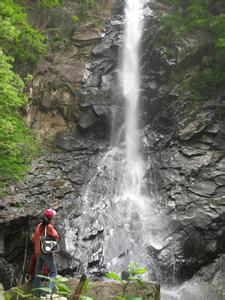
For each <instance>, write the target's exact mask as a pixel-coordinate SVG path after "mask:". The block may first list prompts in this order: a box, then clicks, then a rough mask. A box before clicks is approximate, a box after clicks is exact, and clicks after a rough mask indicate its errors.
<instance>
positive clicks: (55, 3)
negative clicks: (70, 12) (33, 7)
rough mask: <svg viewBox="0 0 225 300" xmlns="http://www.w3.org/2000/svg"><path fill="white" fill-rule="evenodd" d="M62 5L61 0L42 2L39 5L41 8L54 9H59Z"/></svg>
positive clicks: (43, 0) (44, 0)
mask: <svg viewBox="0 0 225 300" xmlns="http://www.w3.org/2000/svg"><path fill="white" fill-rule="evenodd" d="M61 4H62V1H61V0H41V1H40V4H39V5H40V6H41V7H46V8H54V7H58V6H59V5H61Z"/></svg>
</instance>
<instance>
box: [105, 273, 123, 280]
mask: <svg viewBox="0 0 225 300" xmlns="http://www.w3.org/2000/svg"><path fill="white" fill-rule="evenodd" d="M106 277H107V278H109V279H114V280H117V281H120V282H122V279H121V277H120V276H119V275H118V274H116V273H114V272H109V273H107V274H106Z"/></svg>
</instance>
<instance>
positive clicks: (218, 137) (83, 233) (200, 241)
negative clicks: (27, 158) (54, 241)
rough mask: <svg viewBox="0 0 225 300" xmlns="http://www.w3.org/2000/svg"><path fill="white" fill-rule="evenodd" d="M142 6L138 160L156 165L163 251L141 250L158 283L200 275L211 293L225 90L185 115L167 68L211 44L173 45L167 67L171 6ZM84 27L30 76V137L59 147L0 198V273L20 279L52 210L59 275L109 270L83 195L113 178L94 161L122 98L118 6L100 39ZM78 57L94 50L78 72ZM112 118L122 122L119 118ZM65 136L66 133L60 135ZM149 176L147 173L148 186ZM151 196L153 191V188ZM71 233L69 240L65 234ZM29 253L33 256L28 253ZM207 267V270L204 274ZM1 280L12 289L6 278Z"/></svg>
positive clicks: (220, 211) (224, 241)
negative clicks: (158, 22) (165, 24)
mask: <svg viewBox="0 0 225 300" xmlns="http://www.w3.org/2000/svg"><path fill="white" fill-rule="evenodd" d="M69 7H70V6H68V8H69ZM148 7H150V9H152V11H153V13H152V14H149V13H148V14H147V17H146V26H145V32H144V38H143V45H142V53H143V57H142V58H141V61H142V70H143V80H142V97H141V99H142V100H141V101H142V102H141V106H142V111H143V113H142V115H141V120H142V136H143V140H144V141H145V149H144V150H143V152H144V155H145V156H146V158H147V157H150V156H151V157H152V158H154V160H155V170H154V186H155V187H156V188H157V191H158V198H157V203H156V204H155V206H156V207H157V209H158V210H157V211H158V214H159V215H161V216H162V218H163V222H162V226H161V227H160V226H158V227H157V228H158V229H157V234H158V235H161V238H162V240H164V242H165V243H164V246H163V247H162V248H154V246H153V245H151V243H150V242H148V241H146V244H147V247H148V249H149V253H150V255H151V256H153V257H154V259H155V260H156V261H157V262H158V267H157V268H156V270H154V271H155V278H157V273H159V269H160V270H161V271H160V274H161V275H160V276H161V277H160V279H161V280H162V281H164V282H166V283H171V282H172V281H174V283H175V282H177V281H179V282H183V281H184V280H186V279H189V278H191V277H192V276H193V275H194V274H195V273H196V272H198V271H199V270H200V271H199V272H198V277H199V278H200V277H201V278H204V280H206V281H208V282H211V283H212V285H214V286H215V280H216V279H215V278H216V277H218V278H219V279H218V282H219V281H220V278H221V277H222V276H223V271H221V270H220V273H221V274H220V276H219V275H218V274H219V273H218V272H219V271H218V270H219V268H217V267H215V266H216V265H217V266H218V265H221V264H222V263H223V261H224V256H222V254H223V253H224V249H225V213H224V206H225V197H224V192H225V183H224V182H225V181H224V179H225V158H224V149H225V144H224V124H223V123H224V122H223V118H222V117H221V118H219V117H218V116H219V114H218V112H219V111H220V107H221V106H223V105H224V101H225V97H224V91H219V92H218V94H217V95H215V97H214V98H213V99H212V100H211V101H208V102H204V103H203V104H202V105H201V106H194V107H192V109H191V110H189V111H187V110H185V106H186V104H187V103H185V99H182V98H181V96H180V95H179V93H178V92H177V87H178V85H179V81H178V83H177V86H171V85H170V83H169V82H168V78H169V75H170V72H171V68H172V66H174V65H175V66H177V68H181V69H185V68H186V67H187V66H188V65H190V64H196V63H200V61H201V59H202V57H203V56H204V53H205V52H204V49H205V47H206V45H207V39H205V37H204V36H201V35H200V36H198V37H196V36H195V37H190V40H185V41H181V43H180V44H179V45H174V53H175V54H174V57H173V59H171V60H167V59H166V57H165V56H164V55H163V53H162V52H161V50H160V49H154V48H153V47H152V42H151V41H152V38H153V37H154V35H155V34H157V33H156V32H157V28H155V25H154V24H155V23H154V19H155V18H156V17H157V16H158V15H161V14H164V13H165V12H166V10H167V8H166V7H164V5H162V4H160V3H155V2H154V1H150V2H149V4H148ZM146 9H147V7H146ZM50 23H51V22H50ZM49 26H50V25H49ZM84 28H86V29H84V32H85V34H84V35H82V33H81V32H82V30H81V29H80V30H78V29H76V30H74V32H73V33H72V35H70V42H69V47H67V46H68V44H67V46H66V47H65V46H63V48H62V49H61V50H56V52H54V53H52V54H51V58H50V57H47V59H45V60H44V61H43V62H41V63H40V65H39V66H38V70H41V71H37V73H35V76H34V81H33V85H32V87H31V90H30V92H31V96H30V97H31V98H32V101H31V103H32V105H31V108H30V111H29V113H28V116H31V112H32V111H36V113H35V116H36V117H35V118H33V117H32V118H31V119H32V122H33V124H34V125H33V127H34V130H37V131H38V132H40V128H42V129H43V131H42V132H46V130H47V131H49V132H51V134H53V133H54V134H55V133H57V134H56V139H55V144H56V145H57V146H59V147H60V148H61V149H62V150H61V151H60V152H58V153H54V154H48V155H46V156H44V157H42V158H40V159H39V160H37V161H36V162H33V164H32V168H31V171H30V174H28V176H27V177H26V179H25V180H24V181H23V182H21V183H18V184H16V185H14V186H11V187H9V190H8V195H7V197H5V198H4V199H3V200H2V204H1V232H2V239H1V242H2V243H1V245H2V246H1V249H2V250H1V254H2V260H1V270H5V268H6V265H8V267H7V269H8V270H12V272H17V269H16V268H18V265H19V263H20V264H21V262H22V257H23V249H22V245H23V246H24V245H25V241H26V231H28V235H29V231H32V229H33V226H34V223H35V222H36V219H35V217H34V216H37V215H38V214H39V213H40V214H41V212H42V210H43V208H44V207H49V206H51V207H53V208H55V209H57V210H58V213H59V214H58V215H59V220H58V228H59V230H60V233H61V235H62V237H63V239H62V249H63V251H62V253H61V255H60V257H58V265H59V268H60V270H61V272H62V274H66V273H67V274H74V273H76V272H78V271H79V270H81V269H82V268H85V269H88V270H89V271H90V272H92V273H95V274H99V273H101V272H102V271H104V270H105V265H104V257H103V243H102V240H103V239H102V236H103V234H104V226H102V223H101V222H99V220H98V219H97V215H98V209H97V208H96V205H97V206H98V203H96V202H97V201H98V199H89V202H87V201H86V200H84V198H85V197H84V196H82V195H84V193H85V190H86V187H87V185H88V183H89V182H90V180H91V179H92V178H93V176H96V174H97V176H99V185H98V186H97V187H96V189H99V193H100V194H101V193H104V190H105V189H107V188H108V186H107V185H106V184H105V182H109V181H110V180H112V179H110V173H106V175H105V177H107V176H109V178H108V179H107V178H105V179H104V180H105V181H102V179H101V174H100V171H101V170H98V161H100V160H101V157H102V156H103V155H104V153H105V152H106V150H107V149H108V144H109V142H108V140H109V136H110V129H111V127H110V124H111V115H112V113H114V114H118V115H119V116H120V114H121V115H122V109H121V107H122V106H121V105H118V104H117V103H118V101H117V102H115V98H119V97H120V93H119V91H118V89H117V71H118V63H119V62H118V60H117V57H118V52H119V49H120V48H119V46H120V45H121V41H122V28H123V16H122V10H121V7H120V5H119V3H118V4H117V9H115V10H114V14H113V15H112V16H111V18H110V19H109V20H108V21H107V22H106V24H105V27H104V31H103V32H102V33H103V35H102V36H100V35H99V34H97V36H96V35H95V34H94V36H93V32H92V28H93V26H92V25H91V26H90V27H85V26H84ZM90 28H91V29H90ZM90 30H91V32H92V33H91V32H90ZM95 32H96V31H95ZM87 36H88V38H87ZM90 40H91V42H90ZM71 41H73V42H71ZM60 42H61V39H60ZM67 42H68V41H67ZM93 43H94V46H93ZM84 49H88V51H90V49H91V52H90V58H89V60H88V61H89V62H88V64H86V65H85V69H84V73H82V72H83V66H84V62H85V61H86V59H87V58H86V56H85V55H84V54H83V52H84ZM74 51H75V52H74ZM74 53H75V54H74ZM88 53H89V52H88ZM83 55H84V56H83ZM75 57H76V58H77V57H81V60H80V61H79V60H78V61H77V59H75ZM44 66H46V69H45V67H44ZM47 74H48V75H49V74H50V76H47ZM82 74H84V77H82V76H83V75H82ZM46 78H47V80H46ZM80 84H81V87H80ZM47 86H48V88H47ZM38 99H39V100H38ZM60 101H61V102H60ZM37 103H39V104H38V105H36V104H37ZM41 115H43V116H44V119H45V120H46V121H47V123H48V125H47V127H46V128H47V129H44V122H42V121H41V122H39V121H38V120H41V117H40V116H41ZM50 115H53V116H55V118H56V119H57V118H60V120H62V127H61V125H59V127H57V128H56V127H55V126H54V125H52V124H53V123H54V122H53V123H51V122H50V125H49V120H51V118H50ZM38 116H39V117H40V118H39V117H38ZM56 119H55V120H56ZM121 119H122V116H121ZM118 120H119V122H120V118H118ZM56 123H57V122H56ZM54 124H55V123H54ZM57 124H61V123H60V122H59V123H57ZM50 127H51V128H54V129H53V131H52V129H51V130H50ZM62 128H63V129H67V130H63V131H62V130H61V129H62ZM42 129H41V130H42ZM106 168H107V166H106ZM98 172H99V175H98ZM152 173H153V172H152V170H146V178H149V177H148V176H150V175H151V174H152ZM148 174H150V175H148ZM107 180H108V181H107ZM149 189H152V183H151V184H150V181H149ZM99 203H100V202H99ZM99 205H100V204H99ZM87 206H88V207H89V208H92V209H93V210H92V213H93V214H92V215H89V217H88V218H87V215H85V214H84V211H85V210H86V208H87ZM86 218H87V219H86ZM70 228H73V234H72V235H71V236H68V232H70V231H69V229H70ZM18 235H19V236H21V237H22V240H23V243H21V239H20V245H21V248H20V247H18V244H19V242H18V243H17V239H16V238H15V237H18ZM12 237H13V238H12ZM3 241H5V246H4V245H3ZM28 245H29V247H28V248H29V253H30V252H31V245H30V243H29V244H28ZM220 256H221V258H219V257H220ZM218 261H220V263H218ZM210 263H213V264H214V265H209V264H210ZM207 265H209V267H208V269H207V267H204V268H203V269H201V268H202V267H203V266H207ZM15 266H17V267H16V268H15ZM201 270H202V271H201ZM2 272H4V271H2ZM207 273H208V275H207V276H206V274H207ZM171 274H172V276H171ZM216 274H217V275H216ZM10 276H11V275H10ZM10 276H9V277H10ZM171 277H173V278H171ZM206 277H207V278H206ZM0 278H1V277H0ZM213 280H214V281H213ZM5 281H6V283H5V285H6V286H9V285H10V283H9V280H5ZM222 295H223V291H219V292H218V294H217V295H216V296H215V297H218V299H222V297H223V296H222ZM215 299H216V298H215Z"/></svg>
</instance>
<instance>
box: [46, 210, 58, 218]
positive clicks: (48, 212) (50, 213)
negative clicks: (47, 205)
mask: <svg viewBox="0 0 225 300" xmlns="http://www.w3.org/2000/svg"><path fill="white" fill-rule="evenodd" d="M55 215H56V211H55V210H54V209H46V210H45V211H44V217H46V218H48V219H51V218H52V217H54V216H55Z"/></svg>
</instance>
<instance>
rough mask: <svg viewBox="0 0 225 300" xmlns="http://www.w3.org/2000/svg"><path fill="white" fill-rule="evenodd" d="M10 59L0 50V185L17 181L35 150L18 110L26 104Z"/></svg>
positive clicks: (20, 83) (21, 83)
mask: <svg viewBox="0 0 225 300" xmlns="http://www.w3.org/2000/svg"><path fill="white" fill-rule="evenodd" d="M10 62H12V58H9V57H7V56H5V55H4V54H3V52H2V50H0V185H1V186H2V185H3V183H4V182H6V181H7V180H9V179H11V180H17V179H19V178H20V176H21V175H22V174H23V173H24V171H25V170H26V169H27V167H26V164H27V163H28V162H29V161H30V159H31V156H32V155H34V154H35V153H36V151H37V147H36V145H35V143H34V142H33V139H32V137H31V135H30V133H29V130H28V128H26V127H25V125H24V122H23V120H22V118H21V117H20V115H19V113H18V109H19V108H20V107H21V106H23V105H24V104H26V101H27V98H26V96H25V95H24V93H23V89H24V82H23V81H22V79H21V78H20V77H19V75H17V74H16V73H15V72H13V69H12V65H11V64H10Z"/></svg>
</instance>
